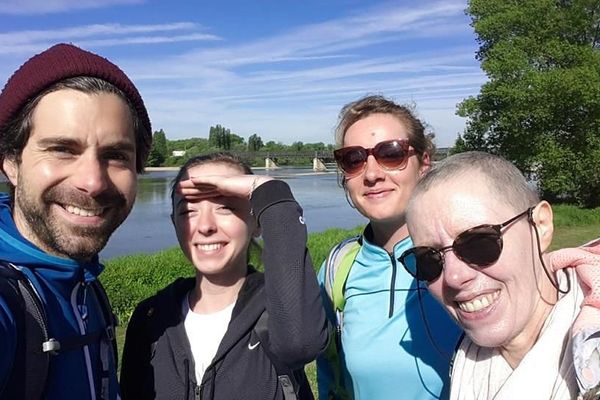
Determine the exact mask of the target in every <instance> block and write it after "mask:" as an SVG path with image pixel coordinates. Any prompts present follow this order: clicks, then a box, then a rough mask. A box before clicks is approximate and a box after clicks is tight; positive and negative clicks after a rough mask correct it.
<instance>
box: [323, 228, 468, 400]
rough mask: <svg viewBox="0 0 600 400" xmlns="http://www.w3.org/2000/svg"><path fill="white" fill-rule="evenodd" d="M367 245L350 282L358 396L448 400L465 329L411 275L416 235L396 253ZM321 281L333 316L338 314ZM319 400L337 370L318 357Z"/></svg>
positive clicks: (346, 369) (350, 346)
mask: <svg viewBox="0 0 600 400" xmlns="http://www.w3.org/2000/svg"><path fill="white" fill-rule="evenodd" d="M370 236H371V234H370V228H369V227H368V226H367V228H366V229H365V232H364V234H363V236H362V237H361V239H360V240H361V243H362V246H361V248H360V250H359V252H358V254H357V256H356V259H355V260H354V263H353V265H352V268H351V270H350V274H349V276H348V279H347V281H346V285H345V292H344V297H345V299H346V304H345V307H344V310H343V324H342V328H341V344H342V351H341V371H342V373H343V374H344V376H345V378H344V386H345V387H346V388H347V390H348V391H349V392H350V393H351V394H352V396H353V398H354V399H361V400H371V399H411V400H419V399H446V398H448V393H449V392H448V391H449V366H450V360H451V358H452V356H453V353H454V349H455V347H456V344H457V342H458V340H459V338H460V336H461V333H462V332H461V330H460V328H459V327H458V326H457V325H456V323H455V322H454V321H453V320H452V319H451V317H450V316H449V315H448V314H447V312H446V311H445V310H444V309H443V308H442V306H441V305H440V304H439V303H438V302H437V301H435V299H434V298H433V297H432V296H431V295H430V294H429V293H428V291H427V289H426V288H425V286H424V285H423V284H422V283H420V284H418V283H417V282H416V280H415V279H414V278H413V277H412V276H411V275H410V274H408V272H406V270H405V269H404V267H403V265H402V264H401V263H400V261H398V257H400V255H401V254H402V253H403V252H404V251H405V250H407V249H409V248H411V247H412V241H411V239H410V238H406V239H404V240H402V241H400V242H399V243H397V244H396V245H395V246H394V253H393V254H389V253H388V252H387V251H386V250H384V249H383V248H381V247H379V246H376V245H375V244H373V243H372V242H371V241H369V237H370ZM324 273H325V268H324V265H323V266H322V267H321V270H320V272H319V276H318V278H319V282H320V285H321V289H322V296H323V300H324V303H325V308H326V310H327V315H328V318H329V320H330V322H331V324H332V325H333V326H335V325H336V322H335V318H336V317H335V313H334V312H333V309H332V306H331V301H330V300H329V298H328V296H327V293H326V291H325V288H324V280H325V279H324V278H325V275H324ZM317 379H318V383H319V397H320V398H321V399H327V390H328V387H329V384H330V382H331V379H332V369H331V366H330V365H329V364H328V362H327V360H326V359H325V356H321V357H320V358H319V359H318V360H317Z"/></svg>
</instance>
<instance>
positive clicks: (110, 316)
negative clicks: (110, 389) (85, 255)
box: [90, 279, 119, 368]
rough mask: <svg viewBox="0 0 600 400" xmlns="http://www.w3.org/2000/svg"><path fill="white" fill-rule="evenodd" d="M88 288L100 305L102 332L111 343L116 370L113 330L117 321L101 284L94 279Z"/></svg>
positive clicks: (114, 335)
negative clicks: (102, 322) (104, 327)
mask: <svg viewBox="0 0 600 400" xmlns="http://www.w3.org/2000/svg"><path fill="white" fill-rule="evenodd" d="M90 286H91V287H92V289H93V290H94V293H95V294H96V298H97V299H98V302H99V303H100V308H101V309H102V316H103V318H104V321H105V323H106V324H107V326H106V329H105V332H104V333H105V338H106V339H108V340H110V342H111V345H112V349H113V356H114V360H115V368H117V365H118V364H117V363H118V361H119V350H118V349H117V335H116V333H115V330H116V328H117V326H119V320H118V319H117V316H116V315H115V313H113V311H112V308H111V306H110V301H109V299H108V295H107V294H106V290H105V289H104V286H103V285H102V283H101V282H100V281H99V280H98V279H96V280H94V281H92V283H91V284H90Z"/></svg>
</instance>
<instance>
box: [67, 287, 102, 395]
mask: <svg viewBox="0 0 600 400" xmlns="http://www.w3.org/2000/svg"><path fill="white" fill-rule="evenodd" d="M82 286H83V296H82V298H83V304H79V296H78V294H79V288H80V287H82ZM87 288H88V284H87V283H86V282H85V281H83V282H80V283H78V284H77V285H75V287H74V288H73V291H72V292H71V308H72V309H73V314H74V315H75V319H76V320H77V325H78V326H79V333H80V334H81V335H85V334H86V324H87V317H88V313H87V305H86V304H85V300H86V298H87ZM83 355H84V359H85V366H86V370H87V375H88V384H89V387H90V395H91V397H90V398H91V400H96V387H95V384H94V374H93V370H92V361H91V357H90V349H89V347H88V346H87V345H86V346H83Z"/></svg>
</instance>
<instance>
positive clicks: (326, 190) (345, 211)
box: [0, 168, 366, 259]
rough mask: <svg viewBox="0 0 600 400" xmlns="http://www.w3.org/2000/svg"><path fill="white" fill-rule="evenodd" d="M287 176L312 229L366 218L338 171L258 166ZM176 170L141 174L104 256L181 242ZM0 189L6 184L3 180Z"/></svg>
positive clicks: (356, 222)
mask: <svg viewBox="0 0 600 400" xmlns="http://www.w3.org/2000/svg"><path fill="white" fill-rule="evenodd" d="M255 173H257V174H265V173H268V174H269V175H271V176H275V177H278V178H280V179H283V180H285V181H286V182H287V183H288V185H290V187H291V188H292V191H293V193H294V196H295V197H296V199H297V200H298V202H299V203H300V205H301V206H302V208H303V209H304V217H305V219H306V225H307V227H308V230H309V232H320V231H323V230H325V229H328V228H333V227H336V228H354V227H355V226H357V225H361V224H365V223H366V220H365V218H364V217H362V216H361V215H360V214H359V213H358V212H356V210H354V209H352V208H351V207H350V206H349V205H348V203H347V202H346V199H345V197H344V191H343V190H342V188H340V187H339V186H338V184H337V177H336V174H335V173H324V174H313V173H312V170H311V169H283V168H282V169H278V170H271V171H268V172H267V171H265V170H256V171H255ZM175 174H176V171H165V172H151V173H148V174H145V175H143V176H141V177H140V180H139V185H138V195H137V200H136V202H135V205H134V207H133V210H132V212H131V214H130V215H129V217H128V218H127V220H125V222H124V223H123V225H121V226H120V227H119V229H117V230H116V232H115V233H114V234H113V235H112V237H111V239H110V241H109V242H108V244H107V246H106V247H105V248H104V250H103V251H102V252H101V253H100V257H101V258H102V259H108V258H111V257H115V256H120V255H128V254H135V253H149V252H155V251H158V250H162V249H165V248H168V247H173V246H176V245H177V238H176V237H175V232H174V230H173V227H172V225H171V220H170V218H169V214H170V213H171V203H170V199H169V190H170V182H171V180H172V179H173V178H174V177H175ZM0 191H6V186H5V185H4V184H3V183H2V182H1V180H0Z"/></svg>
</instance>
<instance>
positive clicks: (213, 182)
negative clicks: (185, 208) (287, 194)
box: [177, 175, 273, 200]
mask: <svg viewBox="0 0 600 400" xmlns="http://www.w3.org/2000/svg"><path fill="white" fill-rule="evenodd" d="M272 179H273V178H271V177H270V176H264V175H204V176H193V177H191V178H190V179H187V180H185V181H181V182H179V185H178V186H177V191H178V193H179V194H181V195H182V196H183V197H184V198H186V199H195V200H202V199H208V198H211V197H217V196H232V197H244V198H247V199H249V198H250V197H251V196H252V192H254V190H255V189H256V188H257V187H259V186H260V185H262V184H263V183H265V182H268V181H270V180H272Z"/></svg>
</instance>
